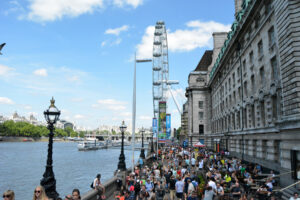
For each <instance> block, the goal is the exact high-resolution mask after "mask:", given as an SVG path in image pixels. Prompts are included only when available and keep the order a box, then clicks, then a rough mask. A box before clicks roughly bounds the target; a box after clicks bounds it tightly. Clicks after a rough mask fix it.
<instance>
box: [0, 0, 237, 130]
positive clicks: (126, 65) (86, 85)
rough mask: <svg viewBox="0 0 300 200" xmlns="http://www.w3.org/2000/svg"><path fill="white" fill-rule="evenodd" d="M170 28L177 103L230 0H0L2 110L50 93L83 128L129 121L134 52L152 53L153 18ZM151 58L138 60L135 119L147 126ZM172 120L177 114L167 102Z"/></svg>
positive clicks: (24, 111)
mask: <svg viewBox="0 0 300 200" xmlns="http://www.w3.org/2000/svg"><path fill="white" fill-rule="evenodd" d="M158 20H163V21H165V24H166V27H167V29H168V42H169V43H168V46H169V68H170V73H169V77H170V79H172V80H178V81H179V82H180V84H179V85H177V86H174V87H173V90H174V94H175V96H176V99H177V100H178V102H179V103H180V104H181V105H180V106H182V103H184V101H185V99H184V91H185V88H186V87H187V78H188V74H189V73H190V72H191V71H192V70H194V69H195V67H196V65H197V64H198V62H199V60H200V58H201V56H202V54H203V52H204V51H205V50H206V49H211V48H212V38H211V34H212V32H215V31H227V30H228V29H229V27H230V26H231V23H232V22H233V20H234V1H225V0H186V1H182V0H4V1H0V27H1V31H0V43H3V42H6V43H7V45H6V46H5V47H4V48H3V50H2V53H3V55H1V56H0V91H1V92H0V115H5V116H10V115H12V113H13V112H14V111H17V112H18V113H20V114H21V115H23V116H29V114H30V113H33V114H34V115H35V116H36V117H37V118H38V119H39V120H44V119H43V115H42V112H43V111H44V110H45V109H46V108H47V107H48V106H49V100H50V99H51V97H52V96H54V98H55V99H56V105H57V107H58V108H59V109H60V110H62V115H61V119H66V120H69V121H72V122H75V123H76V124H77V125H78V126H81V127H85V128H89V129H92V128H96V127H98V126H100V125H119V124H121V121H122V120H125V122H126V124H128V125H130V124H131V111H132V83H133V66H134V63H133V60H134V53H135V52H136V53H137V57H138V58H148V57H151V53H152V48H153V47H152V42H153V32H154V25H155V23H156V21H158ZM151 70H152V64H151V63H143V64H138V65H137V117H136V118H137V127H141V126H144V127H150V126H151V118H152V116H153V107H152V71H151ZM168 104H169V105H168V112H169V113H171V114H172V127H173V128H177V127H179V126H180V115H179V113H178V112H177V110H176V107H175V104H174V103H173V102H172V99H170V100H169V103H168Z"/></svg>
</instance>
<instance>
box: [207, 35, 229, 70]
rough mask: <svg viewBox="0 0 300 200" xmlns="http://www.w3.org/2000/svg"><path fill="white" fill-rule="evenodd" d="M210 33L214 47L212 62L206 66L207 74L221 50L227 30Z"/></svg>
mask: <svg viewBox="0 0 300 200" xmlns="http://www.w3.org/2000/svg"><path fill="white" fill-rule="evenodd" d="M212 35H213V40H214V49H213V57H212V63H211V65H210V66H209V67H208V74H209V73H210V72H211V70H212V67H213V66H214V64H215V62H216V59H217V57H218V55H219V53H220V51H221V48H222V47H223V45H224V42H225V40H226V38H227V32H215V33H213V34H212Z"/></svg>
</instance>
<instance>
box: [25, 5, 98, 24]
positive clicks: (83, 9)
mask: <svg viewBox="0 0 300 200" xmlns="http://www.w3.org/2000/svg"><path fill="white" fill-rule="evenodd" d="M102 7H103V0H31V5H30V6H29V8H30V13H29V14H28V19H30V20H34V21H54V20H56V19H61V18H62V17H64V16H67V17H77V16H79V15H82V14H84V13H92V12H93V11H94V10H95V9H99V8H102Z"/></svg>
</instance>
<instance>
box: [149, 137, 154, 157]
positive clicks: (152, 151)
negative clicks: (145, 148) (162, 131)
mask: <svg viewBox="0 0 300 200" xmlns="http://www.w3.org/2000/svg"><path fill="white" fill-rule="evenodd" d="M153 135H154V132H152V137H151V151H150V152H151V153H154V147H153Z"/></svg>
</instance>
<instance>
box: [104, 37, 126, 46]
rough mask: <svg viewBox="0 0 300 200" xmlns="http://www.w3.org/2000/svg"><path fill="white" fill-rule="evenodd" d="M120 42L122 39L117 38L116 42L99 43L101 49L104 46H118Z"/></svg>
mask: <svg viewBox="0 0 300 200" xmlns="http://www.w3.org/2000/svg"><path fill="white" fill-rule="evenodd" d="M121 42H122V39H121V38H117V39H116V40H114V41H112V40H106V41H103V42H101V47H104V46H107V45H109V46H117V45H119V44H120V43H121Z"/></svg>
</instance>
